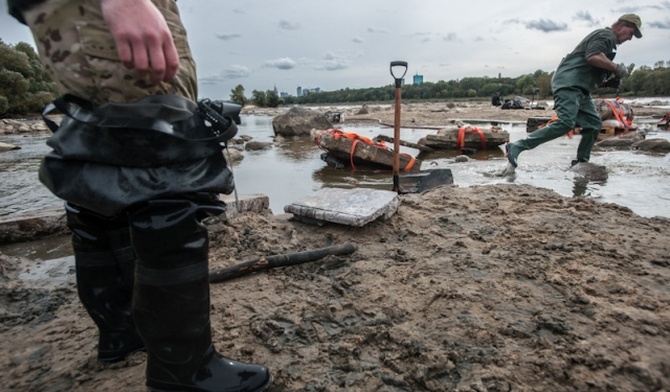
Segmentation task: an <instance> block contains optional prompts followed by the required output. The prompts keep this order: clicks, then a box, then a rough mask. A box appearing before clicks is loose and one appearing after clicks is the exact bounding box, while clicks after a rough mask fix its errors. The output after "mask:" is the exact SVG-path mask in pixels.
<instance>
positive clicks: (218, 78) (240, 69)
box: [198, 65, 251, 84]
mask: <svg viewBox="0 0 670 392" xmlns="http://www.w3.org/2000/svg"><path fill="white" fill-rule="evenodd" d="M250 74H251V72H249V69H248V68H247V67H245V66H243V65H231V66H230V67H228V68H225V69H223V70H221V71H219V72H218V73H215V74H210V75H205V76H201V77H199V78H198V81H199V82H200V83H203V84H219V83H223V82H225V81H228V80H232V79H243V78H246V77H249V75H250Z"/></svg>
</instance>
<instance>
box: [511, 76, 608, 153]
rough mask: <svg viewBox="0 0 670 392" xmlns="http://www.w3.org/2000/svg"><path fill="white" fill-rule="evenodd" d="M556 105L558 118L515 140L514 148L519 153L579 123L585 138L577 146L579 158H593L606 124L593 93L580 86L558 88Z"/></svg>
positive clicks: (562, 133) (567, 130) (512, 149)
mask: <svg viewBox="0 0 670 392" xmlns="http://www.w3.org/2000/svg"><path fill="white" fill-rule="evenodd" d="M554 108H555V109H556V114H557V115H558V120H556V121H554V122H553V123H551V124H549V125H548V126H546V127H544V128H540V129H538V130H536V131H534V132H532V133H531V134H530V135H528V136H527V137H526V138H525V139H522V140H517V141H516V142H514V143H511V145H510V147H511V151H514V152H515V153H516V155H518V154H519V153H520V152H521V151H525V150H530V149H533V148H535V147H537V146H539V145H540V144H542V143H546V142H548V141H550V140H554V139H556V138H557V137H560V136H563V135H565V134H566V133H568V132H569V131H570V130H572V129H574V128H575V126H579V127H581V131H580V134H581V137H582V139H581V141H580V142H579V147H577V161H578V162H588V161H589V159H590V158H591V148H592V147H593V145H594V144H595V142H596V138H597V137H598V134H599V133H600V130H601V128H602V120H601V119H600V115H599V114H598V111H597V110H596V107H595V105H594V104H593V101H592V100H591V96H590V95H589V94H587V93H586V92H584V91H583V90H581V89H579V88H562V89H558V90H556V91H555V92H554ZM516 155H515V158H516Z"/></svg>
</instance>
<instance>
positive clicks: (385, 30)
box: [368, 27, 390, 34]
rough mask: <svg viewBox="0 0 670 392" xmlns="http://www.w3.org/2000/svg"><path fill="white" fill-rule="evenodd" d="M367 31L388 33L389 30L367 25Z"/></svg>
mask: <svg viewBox="0 0 670 392" xmlns="http://www.w3.org/2000/svg"><path fill="white" fill-rule="evenodd" d="M368 33H373V34H389V33H390V31H388V30H387V29H380V28H377V27H368Z"/></svg>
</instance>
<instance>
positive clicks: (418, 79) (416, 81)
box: [414, 74, 423, 84]
mask: <svg viewBox="0 0 670 392" xmlns="http://www.w3.org/2000/svg"><path fill="white" fill-rule="evenodd" d="M414 84H423V75H419V74H416V75H414Z"/></svg>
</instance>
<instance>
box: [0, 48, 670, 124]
mask: <svg viewBox="0 0 670 392" xmlns="http://www.w3.org/2000/svg"><path fill="white" fill-rule="evenodd" d="M626 67H627V69H628V70H629V72H630V76H629V77H627V78H625V79H624V80H623V83H622V85H621V86H620V88H619V90H618V91H617V90H614V89H604V90H601V91H599V92H598V93H599V94H602V95H608V94H609V95H614V94H617V95H619V96H621V97H626V96H670V61H665V62H664V61H658V62H656V64H654V66H653V67H648V66H641V67H639V68H637V69H635V64H630V65H627V66H626ZM552 75H553V73H549V72H545V71H542V70H537V71H535V72H534V73H532V74H526V75H521V76H518V77H515V78H510V77H506V78H492V77H487V76H484V77H466V78H463V79H459V80H449V81H443V80H440V81H438V82H425V83H422V84H406V85H403V87H402V97H403V99H406V100H447V99H472V98H486V97H491V96H492V95H494V94H495V93H496V92H500V93H501V94H502V95H503V96H506V97H514V96H517V95H522V96H527V97H531V96H532V97H534V98H537V99H543V98H549V97H551V77H552ZM57 96H58V89H57V86H56V84H55V83H54V82H53V80H52V79H51V77H50V75H49V74H48V72H47V71H46V70H45V68H44V66H43V65H42V63H41V62H40V59H39V56H38V55H37V53H35V50H34V49H33V47H32V46H31V45H30V44H28V43H25V42H19V43H18V44H16V45H8V44H6V43H4V42H3V41H2V39H0V116H9V115H25V114H33V113H39V112H40V111H41V110H42V108H43V107H44V106H45V105H46V104H47V103H49V102H51V101H52V100H53V99H55V98H56V97H57ZM394 97H395V87H394V86H393V85H391V84H389V85H387V86H381V87H369V88H359V89H351V88H344V89H340V90H336V91H321V92H311V93H308V94H307V95H304V96H301V97H293V96H290V97H280V96H279V94H278V93H277V90H276V89H272V90H267V91H261V90H253V91H252V93H251V97H249V98H248V97H246V95H245V91H244V87H243V86H242V85H241V84H239V85H237V86H236V87H235V88H234V89H232V90H231V93H230V100H231V101H233V102H235V103H238V104H240V105H246V104H248V103H252V104H254V105H257V106H260V107H277V106H279V105H282V104H285V105H294V104H298V105H302V104H335V103H360V102H384V101H392V100H393V99H394Z"/></svg>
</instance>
